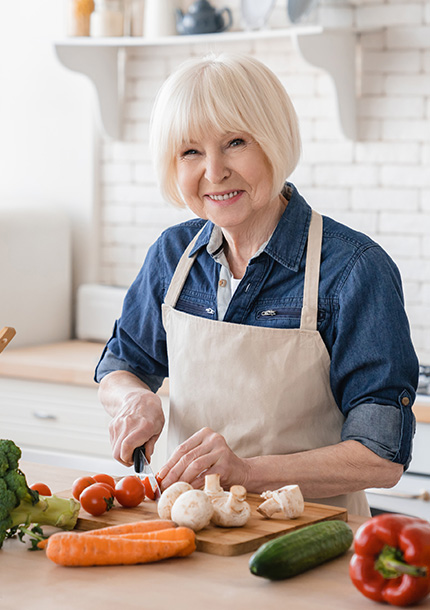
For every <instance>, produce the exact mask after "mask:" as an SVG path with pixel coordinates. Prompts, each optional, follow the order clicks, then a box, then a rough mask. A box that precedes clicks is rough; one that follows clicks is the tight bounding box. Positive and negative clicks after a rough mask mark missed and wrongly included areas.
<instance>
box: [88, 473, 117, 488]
mask: <svg viewBox="0 0 430 610" xmlns="http://www.w3.org/2000/svg"><path fill="white" fill-rule="evenodd" d="M93 479H94V480H95V481H96V482H97V483H107V484H108V485H110V486H111V487H112V489H115V479H114V478H113V477H111V476H110V474H93Z"/></svg>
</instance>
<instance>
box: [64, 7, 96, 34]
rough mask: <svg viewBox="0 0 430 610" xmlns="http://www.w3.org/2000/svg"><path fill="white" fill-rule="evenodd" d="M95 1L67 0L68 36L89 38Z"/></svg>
mask: <svg viewBox="0 0 430 610" xmlns="http://www.w3.org/2000/svg"><path fill="white" fill-rule="evenodd" d="M93 10H94V0H66V36H89V35H90V17H91V13H92V12H93Z"/></svg>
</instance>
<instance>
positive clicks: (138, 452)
mask: <svg viewBox="0 0 430 610" xmlns="http://www.w3.org/2000/svg"><path fill="white" fill-rule="evenodd" d="M142 453H143V454H145V445H141V446H140V447H136V449H135V450H134V451H133V462H134V470H135V471H136V472H142V470H143V467H144V466H145V462H144V461H143V457H142Z"/></svg>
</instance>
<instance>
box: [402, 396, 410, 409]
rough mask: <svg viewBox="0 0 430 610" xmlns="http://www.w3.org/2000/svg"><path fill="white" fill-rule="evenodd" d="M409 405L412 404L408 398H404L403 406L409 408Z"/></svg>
mask: <svg viewBox="0 0 430 610" xmlns="http://www.w3.org/2000/svg"><path fill="white" fill-rule="evenodd" d="M409 403H410V400H409V398H408V397H407V396H403V398H402V405H403V406H404V407H407V406H408V405H409Z"/></svg>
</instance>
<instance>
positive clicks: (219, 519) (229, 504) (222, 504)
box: [211, 485, 251, 527]
mask: <svg viewBox="0 0 430 610" xmlns="http://www.w3.org/2000/svg"><path fill="white" fill-rule="evenodd" d="M212 504H213V507H214V513H213V516H212V519H211V521H212V523H213V524H214V525H220V526H221V527H242V526H244V525H245V524H246V523H247V522H248V519H249V517H250V516H251V507H250V506H249V504H248V502H246V489H245V488H244V487H243V486H242V485H233V486H232V487H230V491H229V492H224V493H223V495H220V494H219V495H218V496H215V497H214V498H213V499H212Z"/></svg>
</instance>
